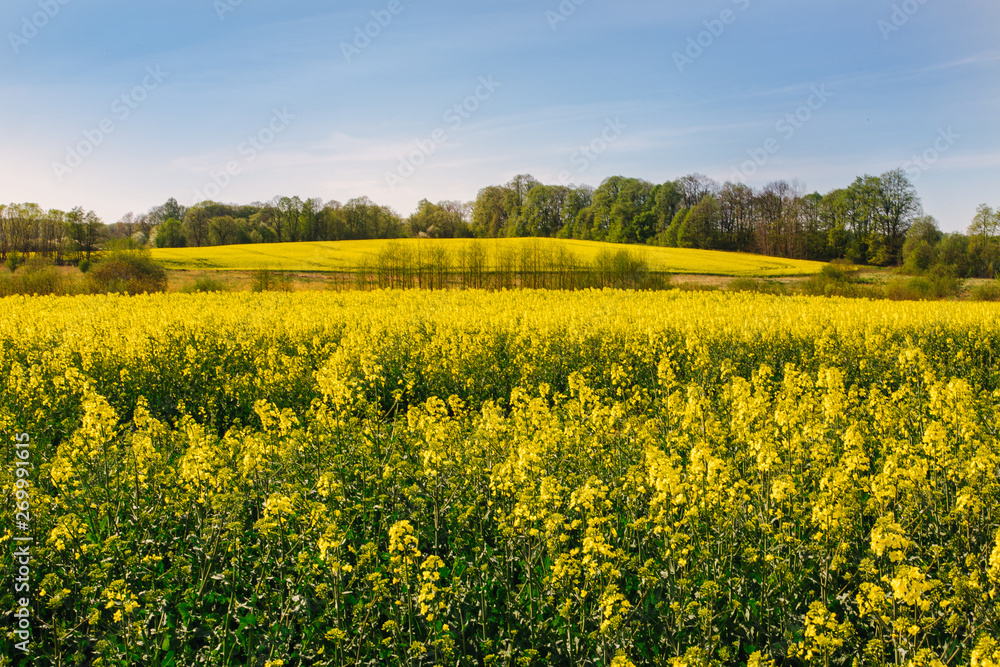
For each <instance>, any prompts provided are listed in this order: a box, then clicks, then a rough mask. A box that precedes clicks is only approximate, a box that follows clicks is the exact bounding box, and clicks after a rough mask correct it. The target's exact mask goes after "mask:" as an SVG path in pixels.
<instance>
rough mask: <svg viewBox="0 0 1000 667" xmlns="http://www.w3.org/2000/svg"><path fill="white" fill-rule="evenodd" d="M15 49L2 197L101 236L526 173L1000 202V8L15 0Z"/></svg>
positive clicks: (955, 206) (981, 2)
mask: <svg viewBox="0 0 1000 667" xmlns="http://www.w3.org/2000/svg"><path fill="white" fill-rule="evenodd" d="M578 3H579V4H578ZM0 29H2V33H3V36H4V39H3V43H2V44H0V95H2V99H3V102H2V103H0V121H2V127H3V140H2V142H0V201H3V202H23V201H33V202H37V203H39V204H40V205H42V206H44V207H46V208H70V207H72V206H75V205H82V206H84V207H85V208H87V209H93V210H95V211H96V212H97V213H98V214H99V215H101V217H102V218H104V219H105V221H106V222H114V221H115V220H117V219H118V218H120V217H121V215H122V214H124V213H126V212H127V211H136V212H143V211H145V210H147V209H148V208H149V207H151V206H153V205H156V204H160V203H163V202H164V201H165V200H166V199H167V198H168V197H176V198H177V200H178V201H180V202H181V203H182V204H185V205H190V204H192V203H194V201H195V200H196V199H198V198H199V194H200V195H204V196H206V197H211V198H213V199H216V200H219V201H227V202H251V201H262V200H268V199H271V198H272V197H274V196H275V195H298V196H300V197H303V198H305V197H320V198H322V199H323V200H332V199H336V200H339V201H342V202H343V201H346V200H347V199H350V198H352V197H357V196H361V195H367V196H369V197H371V198H372V199H373V200H375V201H377V202H379V203H383V204H388V205H390V206H392V207H393V208H394V209H395V210H397V211H398V212H400V213H401V214H403V215H408V214H409V213H411V212H412V211H413V210H414V208H415V207H416V204H417V202H418V201H419V200H420V199H423V198H427V199H430V200H432V201H439V200H445V199H453V200H455V199H457V200H463V201H468V200H472V199H474V198H475V196H476V192H477V190H478V189H479V188H481V187H484V186H487V185H491V184H500V183H503V182H506V181H507V180H509V179H510V178H511V177H512V176H514V175H515V174H518V173H531V174H533V175H534V176H535V177H536V178H538V179H539V180H542V181H543V182H547V183H558V182H561V181H562V182H572V183H586V184H590V185H593V186H597V185H598V184H600V182H601V180H603V179H604V178H606V177H607V176H610V175H615V174H621V175H625V176H634V177H640V178H645V179H647V180H649V181H653V182H663V181H666V180H668V179H674V178H677V177H679V176H683V175H685V174H688V173H692V172H700V173H704V174H707V175H708V176H711V177H713V178H715V179H717V180H719V181H720V182H721V181H725V180H730V179H736V178H739V179H741V180H743V181H744V182H746V183H748V184H750V185H753V186H755V187H761V186H763V185H765V184H766V183H768V182H770V181H773V180H777V179H786V180H792V179H797V180H798V181H799V182H800V183H801V185H802V187H803V189H804V190H805V191H808V192H812V191H817V190H818V191H820V192H826V191H829V190H831V189H833V188H836V187H842V186H846V185H848V184H849V183H850V182H851V181H853V180H854V178H855V177H856V176H859V175H862V174H865V173H870V174H879V173H883V172H885V171H888V170H890V169H894V168H897V167H904V168H906V169H907V170H908V172H909V173H910V175H911V178H912V179H913V180H914V181H915V183H916V186H917V189H918V192H919V193H920V195H921V197H922V199H923V203H924V208H925V209H926V211H927V213H930V214H932V215H934V216H935V217H937V218H938V220H939V221H940V222H941V225H942V227H943V228H944V229H947V230H959V229H964V228H965V227H966V226H967V225H968V223H969V221H970V220H971V218H972V216H973V214H974V212H975V208H976V206H977V205H978V204H980V203H989V204H991V205H993V206H998V205H1000V122H998V119H1000V42H998V40H997V35H998V34H1000V3H997V2H994V1H992V0H990V1H987V0H950V1H949V2H944V1H943V0H922V1H921V0H907V1H906V2H903V1H901V0H863V1H862V0H813V1H811V2H802V1H800V2H791V1H789V0H712V1H710V2H702V3H680V2H669V1H663V0H661V1H659V2H653V1H644V0H616V1H615V2H610V1H608V0H563V1H562V3H560V1H559V0H538V1H534V2H529V1H527V0H480V1H478V2H461V3H460V2H445V1H443V0H366V1H365V2H333V1H328V2H319V1H318V0H300V1H291V2H289V1H287V0H286V1H285V2H277V1H274V0H242V1H241V2H240V1H239V0H170V1H169V2H167V1H165V0H163V1H160V0H152V1H147V2H122V1H112V0H5V2H4V3H3V4H2V6H0ZM366 30H367V32H368V33H369V34H368V35H365V34H364V33H365V31H366ZM359 35H362V36H359ZM692 44H694V45H695V46H692ZM345 45H346V47H347V48H345ZM456 105H457V107H456ZM789 114H791V117H790V118H789ZM796 114H797V117H796ZM914 157H917V158H919V160H918V161H917V162H914V161H913V158H914Z"/></svg>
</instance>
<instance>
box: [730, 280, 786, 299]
mask: <svg viewBox="0 0 1000 667" xmlns="http://www.w3.org/2000/svg"><path fill="white" fill-rule="evenodd" d="M726 289H727V290H729V291H730V292H757V293H758V294H774V295H787V294H788V293H789V290H788V287H786V286H785V285H784V284H782V283H779V282H777V281H774V280H759V279H757V278H737V279H735V280H733V281H731V282H730V283H729V284H728V285H727V286H726Z"/></svg>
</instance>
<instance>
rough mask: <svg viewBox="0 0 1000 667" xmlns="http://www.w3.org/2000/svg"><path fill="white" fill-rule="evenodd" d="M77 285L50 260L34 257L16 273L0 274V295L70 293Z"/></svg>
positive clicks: (75, 289)
mask: <svg viewBox="0 0 1000 667" xmlns="http://www.w3.org/2000/svg"><path fill="white" fill-rule="evenodd" d="M76 291H78V289H77V285H76V284H74V283H71V282H69V281H67V280H66V279H65V278H64V277H63V275H62V274H60V273H59V270H58V269H56V267H55V266H54V265H53V263H52V261H51V260H48V259H44V258H42V257H36V258H33V259H31V260H29V261H28V262H27V263H26V264H25V265H24V270H23V271H19V272H18V273H17V274H16V275H13V274H11V275H5V276H0V296H12V295H14V294H24V295H29V296H30V295H46V294H72V293H74V292H76Z"/></svg>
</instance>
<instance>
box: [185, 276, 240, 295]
mask: <svg viewBox="0 0 1000 667" xmlns="http://www.w3.org/2000/svg"><path fill="white" fill-rule="evenodd" d="M181 291H182V292H188V293H194V292H228V291H229V284H228V283H225V282H223V281H221V280H218V279H217V278H210V277H208V276H202V277H201V278H198V279H197V280H195V281H194V283H192V284H190V285H187V286H186V287H184V288H183V289H182V290H181Z"/></svg>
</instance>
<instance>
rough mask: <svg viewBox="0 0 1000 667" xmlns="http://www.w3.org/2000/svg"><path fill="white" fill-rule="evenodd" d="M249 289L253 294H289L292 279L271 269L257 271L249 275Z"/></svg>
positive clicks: (291, 287)
mask: <svg viewBox="0 0 1000 667" xmlns="http://www.w3.org/2000/svg"><path fill="white" fill-rule="evenodd" d="M250 289H251V290H252V291H254V292H291V291H292V289H293V285H292V278H291V276H289V275H286V274H283V273H280V272H278V271H272V270H271V269H257V270H256V271H252V272H251V273H250Z"/></svg>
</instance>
